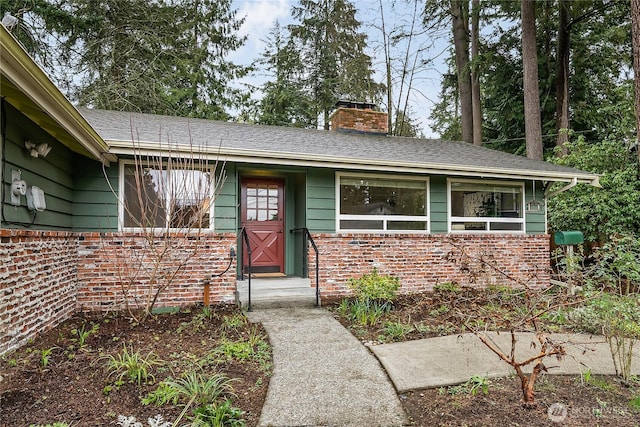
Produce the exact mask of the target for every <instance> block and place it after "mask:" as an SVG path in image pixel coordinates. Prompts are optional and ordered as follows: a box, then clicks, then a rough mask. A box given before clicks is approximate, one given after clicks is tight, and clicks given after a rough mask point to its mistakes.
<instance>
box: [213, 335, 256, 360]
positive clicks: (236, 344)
mask: <svg viewBox="0 0 640 427" xmlns="http://www.w3.org/2000/svg"><path fill="white" fill-rule="evenodd" d="M214 351H215V353H217V354H220V355H222V356H224V357H225V358H226V359H228V360H231V359H236V360H246V359H249V358H250V357H251V356H253V346H252V345H251V344H249V343H248V342H246V341H229V340H227V339H222V341H221V343H220V345H219V346H218V347H217V348H216V349H215V350H214Z"/></svg>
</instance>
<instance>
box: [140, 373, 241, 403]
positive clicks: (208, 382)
mask: <svg viewBox="0 0 640 427" xmlns="http://www.w3.org/2000/svg"><path fill="white" fill-rule="evenodd" d="M232 381H233V380H232V379H230V378H228V377H227V376H226V375H224V374H204V373H196V372H194V371H189V372H187V374H186V375H185V376H184V377H182V378H178V379H177V380H174V379H172V378H167V379H166V380H164V381H162V382H161V383H160V384H158V387H157V388H156V389H155V390H154V391H152V392H151V393H149V394H148V395H147V396H146V397H144V398H143V399H142V403H143V404H145V405H149V404H155V405H157V406H160V405H164V404H166V403H172V404H174V405H176V404H178V403H179V402H181V401H183V402H189V401H191V400H193V401H194V402H195V404H196V405H198V406H203V405H208V404H210V403H214V402H215V401H216V400H217V399H218V398H219V397H220V396H222V395H225V394H233V387H232V386H231V382H232Z"/></svg>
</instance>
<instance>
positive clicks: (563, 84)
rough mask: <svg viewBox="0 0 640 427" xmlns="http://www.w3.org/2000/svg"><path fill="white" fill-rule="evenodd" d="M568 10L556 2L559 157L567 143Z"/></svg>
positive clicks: (567, 5) (567, 3)
mask: <svg viewBox="0 0 640 427" xmlns="http://www.w3.org/2000/svg"><path fill="white" fill-rule="evenodd" d="M569 8H570V4H569V2H568V1H567V0H560V1H559V2H558V13H559V23H558V50H557V61H556V132H557V133H558V137H557V138H556V146H557V147H560V156H565V155H566V154H567V147H566V145H565V144H566V143H567V142H569V135H568V134H567V130H568V129H569V46H570V40H571V32H570V31H569V18H570V15H569Z"/></svg>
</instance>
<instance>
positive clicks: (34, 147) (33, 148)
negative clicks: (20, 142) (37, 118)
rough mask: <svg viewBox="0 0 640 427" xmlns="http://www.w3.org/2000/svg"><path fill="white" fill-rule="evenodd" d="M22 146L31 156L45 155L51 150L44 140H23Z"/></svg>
mask: <svg viewBox="0 0 640 427" xmlns="http://www.w3.org/2000/svg"><path fill="white" fill-rule="evenodd" d="M24 146H25V148H26V149H27V151H29V154H30V155H31V157H36V158H37V157H47V155H49V153H50V152H51V147H49V144H47V143H46V142H43V143H42V144H36V143H35V142H31V141H25V142H24Z"/></svg>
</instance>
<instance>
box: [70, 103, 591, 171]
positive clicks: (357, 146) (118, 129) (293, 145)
mask: <svg viewBox="0 0 640 427" xmlns="http://www.w3.org/2000/svg"><path fill="white" fill-rule="evenodd" d="M80 112H81V113H82V114H83V115H84V116H85V118H86V119H87V121H88V122H89V123H90V124H91V125H92V126H93V127H94V129H95V130H96V131H97V132H98V134H99V135H100V136H102V138H103V139H104V140H105V141H107V142H108V143H109V144H110V145H111V146H112V148H113V150H114V152H116V153H118V149H120V150H123V149H124V148H126V147H129V148H131V147H132V146H134V145H145V146H146V145H149V144H151V145H153V144H157V145H160V144H159V143H162V144H165V146H166V144H167V143H170V144H171V145H174V144H175V145H183V146H190V147H193V148H194V149H195V150H198V149H200V148H199V147H203V148H206V149H208V150H219V151H218V152H219V153H220V154H222V155H225V156H234V155H235V157H234V159H239V158H240V157H242V156H244V157H247V159H249V158H250V159H251V161H252V162H254V163H255V162H264V163H270V164H277V163H282V164H291V162H292V161H295V160H298V161H304V162H305V164H309V165H314V164H317V165H318V166H322V165H323V164H324V165H325V166H326V165H327V164H332V165H333V167H336V165H342V166H340V167H341V168H343V169H380V170H393V169H397V170H403V171H408V170H415V171H420V170H423V171H429V172H431V173H446V174H455V172H456V171H458V172H461V174H462V175H475V176H494V177H499V176H505V177H522V178H541V179H546V180H550V181H570V180H572V179H573V178H577V179H578V181H580V182H592V181H593V180H595V179H597V176H596V175H594V174H591V173H587V172H582V171H578V170H576V169H572V168H567V167H563V166H559V165H554V164H551V163H547V162H542V161H536V160H531V159H528V158H526V157H522V156H516V155H513V154H508V153H504V152H501V151H496V150H492V149H488V148H482V147H476V146H474V145H472V144H467V143H464V142H456V141H444V140H438V139H416V138H403V137H390V136H376V135H362V134H351V133H343V132H334V131H323V130H313V129H298V128H289V127H282V126H266V125H254V124H244V123H231V122H222V121H214V120H202V119H191V118H184V117H172V116H160V115H152V114H141V113H129V112H121V111H105V110H89V109H81V110H80ZM123 152H124V151H123Z"/></svg>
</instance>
